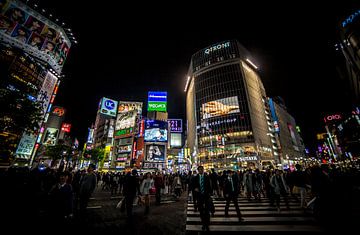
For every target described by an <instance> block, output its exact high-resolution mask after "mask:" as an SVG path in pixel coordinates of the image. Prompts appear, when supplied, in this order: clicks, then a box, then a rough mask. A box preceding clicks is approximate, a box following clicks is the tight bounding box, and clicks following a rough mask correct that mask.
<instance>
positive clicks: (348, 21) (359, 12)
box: [341, 10, 360, 28]
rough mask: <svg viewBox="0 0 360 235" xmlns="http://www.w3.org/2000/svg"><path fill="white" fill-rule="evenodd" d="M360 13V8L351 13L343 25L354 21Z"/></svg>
mask: <svg viewBox="0 0 360 235" xmlns="http://www.w3.org/2000/svg"><path fill="white" fill-rule="evenodd" d="M359 15H360V10H357V11H355V12H354V13H353V14H351V15H349V16H348V17H347V18H346V19H345V20H344V21H343V22H342V23H341V25H342V27H343V28H345V27H346V25H348V24H350V23H352V22H353V21H354V19H355V18H357V17H358V16H359Z"/></svg>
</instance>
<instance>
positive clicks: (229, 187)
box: [224, 170, 244, 222]
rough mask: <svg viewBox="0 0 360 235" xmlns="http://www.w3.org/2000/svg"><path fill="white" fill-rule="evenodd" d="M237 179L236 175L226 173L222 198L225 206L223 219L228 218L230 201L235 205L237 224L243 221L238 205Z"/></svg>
mask: <svg viewBox="0 0 360 235" xmlns="http://www.w3.org/2000/svg"><path fill="white" fill-rule="evenodd" d="M239 192H240V189H239V179H238V177H237V175H235V174H233V171H232V170H228V171H227V177H226V178H225V180H224V197H225V200H226V205H225V217H229V206H230V201H232V202H233V203H234V205H235V209H236V213H237V216H238V218H239V222H242V221H244V219H243V218H242V215H241V212H240V208H239V204H238V200H237V198H238V195H239Z"/></svg>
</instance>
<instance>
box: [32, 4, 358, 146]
mask: <svg viewBox="0 0 360 235" xmlns="http://www.w3.org/2000/svg"><path fill="white" fill-rule="evenodd" d="M37 2H39V5H40V6H42V7H44V8H46V9H47V12H50V13H53V14H54V15H56V16H58V17H59V18H61V19H63V20H64V22H65V23H66V25H65V27H71V28H72V31H73V33H74V35H75V37H76V38H77V40H78V41H79V44H77V45H73V47H72V48H71V49H70V53H69V58H68V60H67V61H66V63H65V68H64V73H65V75H66V80H65V81H63V82H62V84H61V86H60V90H59V95H58V96H57V98H56V102H55V104H56V105H61V106H63V107H65V108H66V109H67V114H66V115H67V116H66V119H67V120H68V122H70V123H72V124H73V127H72V134H73V135H74V136H76V137H77V138H78V139H79V140H80V141H81V142H83V141H84V139H85V138H86V135H87V127H88V126H90V125H91V123H93V122H94V121H95V115H96V109H97V105H98V101H99V99H100V98H101V97H103V96H105V97H108V98H113V99H117V100H129V101H143V102H146V95H147V92H148V91H149V90H163V91H168V100H169V102H168V111H169V117H171V118H185V93H184V92H183V90H184V85H185V82H186V78H185V74H186V72H187V69H188V66H189V63H190V59H191V55H192V54H193V53H195V52H196V51H198V50H200V49H202V48H205V47H207V46H209V45H211V44H214V43H216V42H219V41H223V40H228V39H237V40H238V41H239V42H240V43H241V44H243V45H244V46H245V47H246V48H247V49H248V50H249V51H250V52H251V53H252V54H253V57H254V58H255V61H254V62H255V63H256V64H257V65H258V66H259V67H260V70H259V72H260V75H261V77H262V80H263V82H264V85H265V89H266V92H267V95H268V96H281V97H283V98H284V100H285V103H286V105H287V107H288V109H289V111H290V113H291V114H292V115H293V116H294V117H295V119H296V121H297V123H298V125H300V127H301V129H302V134H303V137H304V140H305V144H308V145H311V144H312V143H313V142H314V140H315V133H316V132H317V131H318V130H322V120H321V119H322V117H323V115H324V113H327V112H336V111H346V110H349V109H350V107H351V106H350V104H349V101H348V100H349V96H348V94H347V93H346V90H345V88H344V87H345V81H342V80H340V78H339V76H338V75H337V72H336V69H335V51H334V47H333V46H334V44H335V35H336V31H337V26H336V24H337V22H338V21H339V19H341V18H342V17H341V16H342V15H347V14H348V12H349V11H350V12H351V11H352V10H350V9H358V7H356V5H355V1H354V2H343V1H342V3H341V4H343V5H339V4H334V3H332V2H328V1H325V3H324V4H317V5H314V1H298V2H296V1H291V2H289V3H288V4H284V3H277V4H276V3H273V1H264V2H267V3H266V4H264V3H260V2H258V1H252V2H253V3H252V4H251V5H241V6H240V5H239V4H243V3H242V1H241V2H238V3H237V5H236V4H235V3H226V2H218V3H217V4H215V3H214V4H213V3H211V4H210V3H209V2H208V3H207V4H205V5H203V6H193V5H192V4H193V3H191V4H190V3H186V4H185V3H183V5H178V4H175V3H172V4H171V5H164V4H161V5H160V3H159V4H156V3H154V1H151V2H150V3H147V4H143V3H140V2H138V1H136V2H134V3H133V5H111V4H110V3H111V2H112V1H104V2H96V4H94V3H95V2H94V3H89V2H86V4H84V3H85V2H83V1H73V0H62V1H45V0H41V1H37ZM116 2H117V1H116ZM282 2H283V1H282ZM285 9H286V10H285ZM144 104H146V103H144Z"/></svg>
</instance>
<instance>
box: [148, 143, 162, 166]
mask: <svg viewBox="0 0 360 235" xmlns="http://www.w3.org/2000/svg"><path fill="white" fill-rule="evenodd" d="M145 161H146V162H163V161H165V145H159V144H151V145H146V158H145Z"/></svg>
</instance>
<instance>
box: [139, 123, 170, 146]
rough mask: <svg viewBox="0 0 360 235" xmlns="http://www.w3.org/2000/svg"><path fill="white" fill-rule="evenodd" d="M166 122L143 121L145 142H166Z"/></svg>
mask: <svg viewBox="0 0 360 235" xmlns="http://www.w3.org/2000/svg"><path fill="white" fill-rule="evenodd" d="M167 135H168V123H167V122H164V121H158V120H146V121H145V135H144V141H146V142H167Z"/></svg>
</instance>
